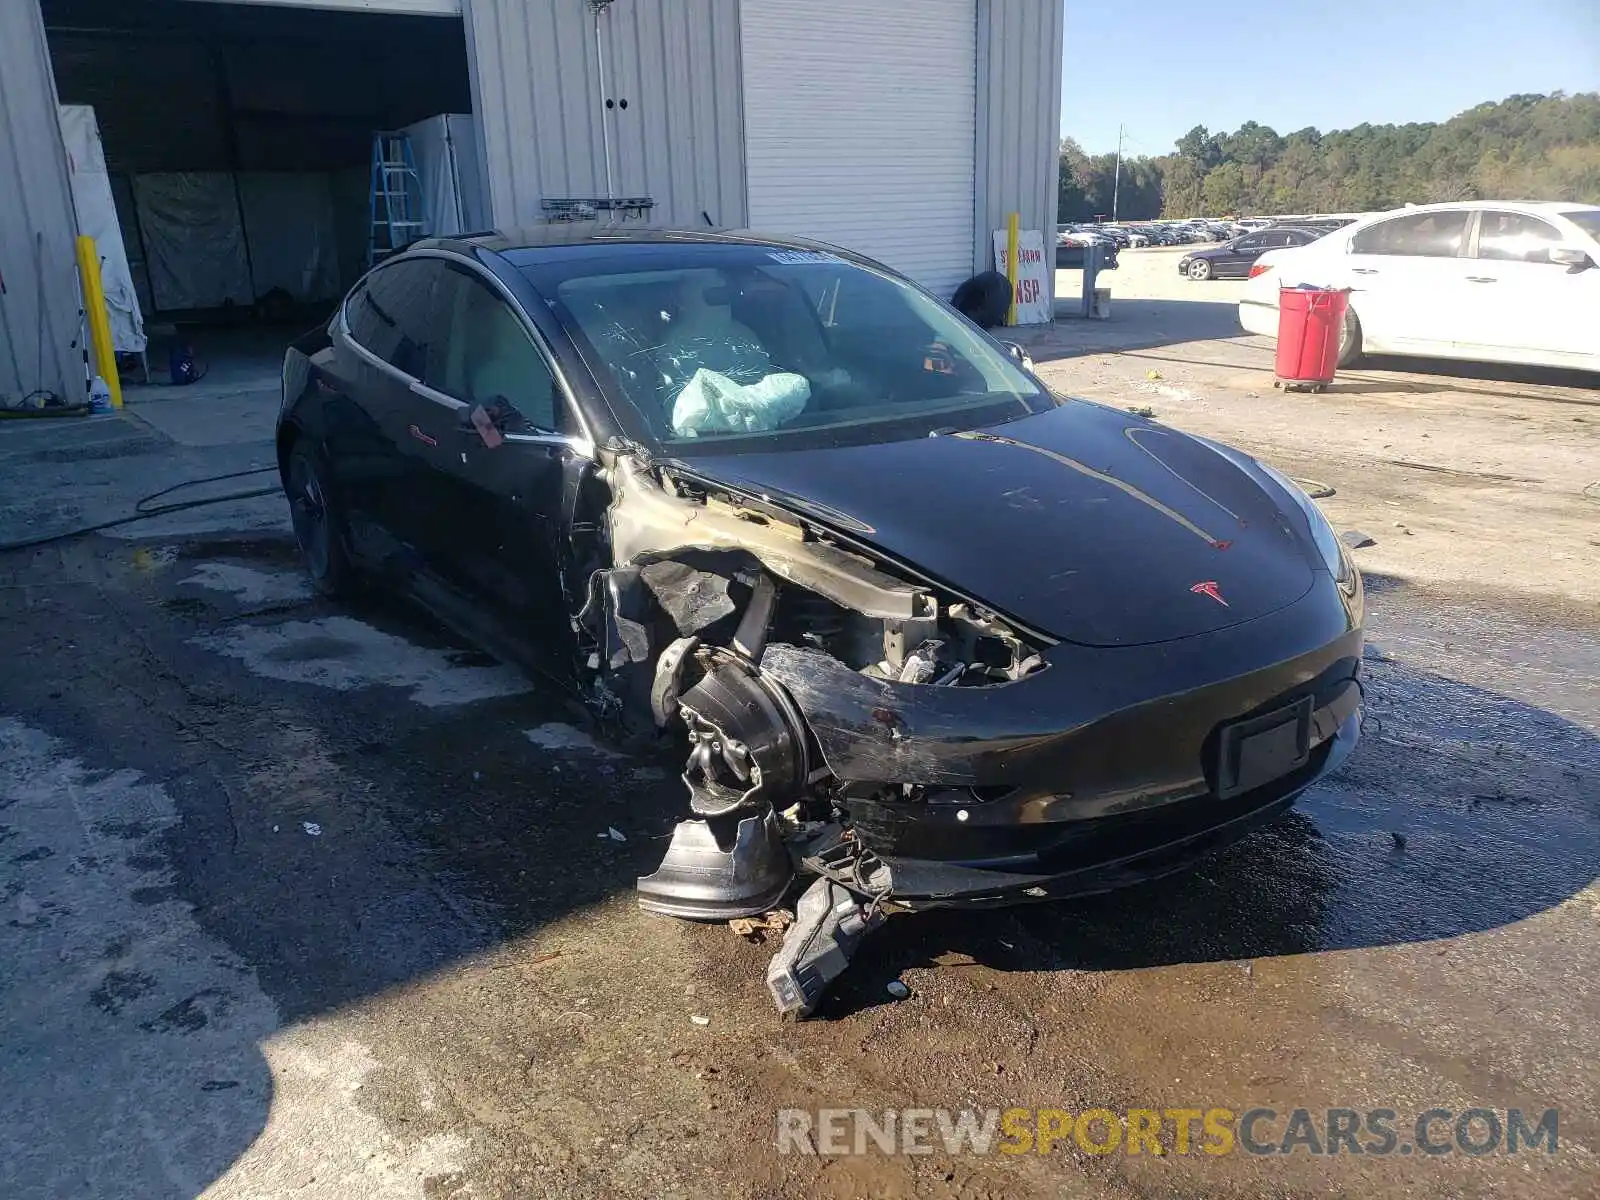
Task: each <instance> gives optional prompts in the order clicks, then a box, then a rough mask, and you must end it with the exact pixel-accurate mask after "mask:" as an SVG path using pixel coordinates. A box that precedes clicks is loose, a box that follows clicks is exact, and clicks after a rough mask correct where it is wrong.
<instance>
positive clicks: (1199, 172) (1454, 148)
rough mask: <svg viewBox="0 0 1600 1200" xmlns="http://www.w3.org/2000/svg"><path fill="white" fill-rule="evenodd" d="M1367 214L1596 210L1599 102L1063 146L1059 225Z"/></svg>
mask: <svg viewBox="0 0 1600 1200" xmlns="http://www.w3.org/2000/svg"><path fill="white" fill-rule="evenodd" d="M1114 190H1115V192H1116V196H1115V207H1116V213H1117V216H1119V217H1121V218H1123V219H1124V220H1141V219H1148V218H1151V217H1197V216H1212V217H1220V216H1231V215H1241V216H1251V215H1255V214H1264V215H1271V214H1274V213H1308V212H1371V211H1375V210H1380V209H1387V208H1398V207H1400V206H1401V205H1403V204H1407V203H1414V204H1426V203H1431V202H1438V201H1444V200H1495V199H1499V200H1572V201H1581V202H1587V203H1600V92H1582V93H1579V94H1577V95H1566V94H1564V93H1562V92H1555V93H1553V94H1551V95H1549V96H1539V95H1519V96H1510V97H1508V98H1507V99H1505V100H1502V101H1499V102H1498V103H1494V102H1491V103H1487V104H1480V105H1478V106H1477V107H1476V108H1471V109H1468V110H1467V111H1466V112H1464V113H1460V114H1459V115H1457V116H1454V117H1451V118H1450V119H1449V120H1448V121H1442V122H1431V121H1430V122H1421V123H1413V124H1409V125H1357V126H1356V127H1355V128H1354V129H1338V130H1333V131H1332V132H1329V133H1322V132H1319V131H1318V130H1316V129H1309V128H1308V129H1300V130H1296V131H1295V132H1294V133H1290V134H1287V135H1280V134H1279V133H1277V132H1276V131H1275V130H1273V129H1271V128H1269V127H1268V126H1265V125H1259V124H1257V123H1256V122H1254V121H1247V122H1245V123H1244V124H1243V125H1242V126H1240V127H1239V128H1238V129H1237V130H1236V131H1234V132H1233V133H1212V132H1210V131H1209V130H1208V129H1206V127H1205V126H1204V125H1196V126H1195V127H1194V128H1193V129H1191V130H1190V131H1189V132H1188V133H1186V134H1184V135H1183V136H1182V137H1181V138H1179V139H1178V141H1177V145H1176V147H1175V151H1174V153H1172V154H1165V155H1159V156H1140V157H1136V158H1125V159H1123V161H1122V172H1121V180H1120V184H1118V183H1117V180H1116V155H1114V154H1086V153H1084V150H1083V148H1082V147H1081V146H1079V145H1078V143H1077V142H1075V141H1074V140H1072V139H1071V138H1064V139H1062V142H1061V169H1060V185H1059V193H1058V202H1057V210H1058V214H1059V215H1058V218H1057V219H1058V220H1061V221H1082V220H1090V219H1092V218H1094V217H1097V216H1105V215H1109V214H1110V213H1111V212H1112V206H1113V191H1114Z"/></svg>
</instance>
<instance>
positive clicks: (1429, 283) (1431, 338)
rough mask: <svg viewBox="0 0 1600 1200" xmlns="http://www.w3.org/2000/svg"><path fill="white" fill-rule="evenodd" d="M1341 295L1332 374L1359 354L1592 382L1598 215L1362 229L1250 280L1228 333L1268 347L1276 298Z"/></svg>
mask: <svg viewBox="0 0 1600 1200" xmlns="http://www.w3.org/2000/svg"><path fill="white" fill-rule="evenodd" d="M1302 283H1309V284H1317V285H1319V286H1323V287H1342V288H1349V289H1350V307H1349V311H1348V314H1347V315H1346V318H1345V326H1344V330H1343V331H1342V335H1341V337H1340V341H1339V365H1340V366H1348V365H1350V364H1351V363H1353V362H1354V361H1355V360H1356V359H1357V358H1359V357H1360V356H1361V355H1362V354H1363V353H1371V354H1416V355H1426V356H1429V357H1434V358H1464V359H1472V360H1475V361H1481V362H1510V363H1527V364H1531V365H1537V366H1552V367H1577V368H1580V369H1584V370H1590V371H1600V207H1596V206H1593V205H1580V204H1561V203H1542V204H1513V203H1509V202H1508V203H1501V202H1498V201H1472V202H1467V203H1459V204H1427V205H1418V206H1415V207H1412V208H1404V209H1398V210H1396V211H1393V212H1386V213H1377V214H1374V215H1372V216H1368V217H1364V218H1362V219H1361V220H1359V221H1357V222H1356V223H1354V224H1353V225H1349V226H1346V227H1345V228H1343V229H1340V230H1337V231H1335V232H1334V233H1331V234H1329V235H1328V236H1327V237H1324V238H1320V239H1318V240H1317V241H1315V242H1312V243H1311V244H1310V245H1308V246H1298V247H1292V248H1290V249H1287V250H1273V251H1270V252H1268V253H1267V254H1265V255H1263V256H1262V257H1261V258H1260V259H1259V260H1258V261H1257V262H1256V264H1255V267H1254V268H1253V269H1252V271H1251V275H1250V279H1249V281H1248V282H1247V283H1246V284H1245V290H1244V294H1243V298H1242V299H1241V300H1240V301H1239V323H1240V324H1241V325H1243V326H1244V327H1245V329H1246V330H1248V331H1249V332H1251V333H1264V334H1267V335H1269V336H1271V335H1276V333H1277V331H1278V288H1279V286H1280V285H1288V286H1291V287H1292V286H1295V285H1296V284H1302Z"/></svg>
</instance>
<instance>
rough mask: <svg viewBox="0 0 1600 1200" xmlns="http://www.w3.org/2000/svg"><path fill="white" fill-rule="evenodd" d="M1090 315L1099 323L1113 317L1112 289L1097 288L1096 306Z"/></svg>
mask: <svg viewBox="0 0 1600 1200" xmlns="http://www.w3.org/2000/svg"><path fill="white" fill-rule="evenodd" d="M1089 315H1090V316H1091V317H1094V318H1095V319H1096V320H1098V321H1104V320H1107V319H1108V318H1109V317H1110V316H1111V289H1110V288H1095V290H1094V305H1093V307H1091V308H1090V310H1089Z"/></svg>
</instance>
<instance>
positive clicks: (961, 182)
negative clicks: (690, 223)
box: [739, 0, 977, 296]
mask: <svg viewBox="0 0 1600 1200" xmlns="http://www.w3.org/2000/svg"><path fill="white" fill-rule="evenodd" d="M739 13H740V19H739V27H740V36H741V39H742V42H743V45H742V52H743V59H744V119H745V140H746V150H745V154H746V170H747V174H748V189H749V197H750V227H751V228H752V229H759V230H767V231H769V232H774V233H791V234H799V235H803V236H806V237H814V238H818V239H820V240H822V241H828V242H835V243H837V244H839V245H842V246H848V247H849V248H851V249H853V250H857V251H860V252H861V253H863V254H868V255H871V256H872V257H874V258H878V259H881V260H882V261H884V262H886V263H888V264H889V265H890V266H892V267H895V268H896V269H898V270H901V271H904V272H905V273H906V274H908V275H910V276H911V277H912V278H914V279H916V280H918V281H919V282H920V283H922V284H924V285H925V286H927V287H929V288H931V289H933V290H934V291H936V292H938V293H940V294H941V295H944V296H948V295H950V293H951V292H952V291H954V289H955V287H956V285H957V284H959V283H960V282H961V281H962V280H963V279H965V278H966V277H967V276H968V275H970V274H971V273H972V266H973V263H972V247H973V229H972V210H973V180H974V175H975V161H974V141H975V136H976V134H975V123H976V122H975V112H976V98H975V94H976V87H975V78H976V62H977V52H976V36H977V35H976V29H977V14H976V0H920V2H919V3H918V4H916V5H914V6H902V5H873V4H861V3H859V0H811V2H810V3H807V4H805V5H804V6H796V5H794V4H793V3H791V2H789V0H743V3H742V4H741V5H740V7H739ZM802 13H803V18H802V15H801V14H802Z"/></svg>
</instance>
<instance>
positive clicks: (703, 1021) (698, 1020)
mask: <svg viewBox="0 0 1600 1200" xmlns="http://www.w3.org/2000/svg"><path fill="white" fill-rule="evenodd" d="M689 1020H690V1021H692V1022H693V1023H694V1024H696V1025H709V1024H711V1018H710V1017H702V1016H701V1015H700V1014H699V1013H692V1014H690V1016H689Z"/></svg>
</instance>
